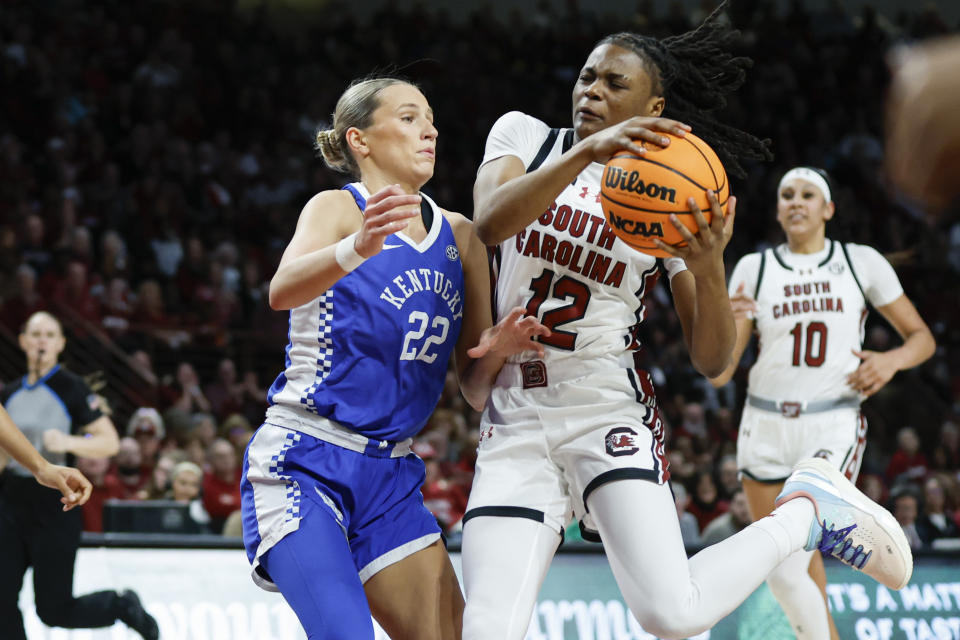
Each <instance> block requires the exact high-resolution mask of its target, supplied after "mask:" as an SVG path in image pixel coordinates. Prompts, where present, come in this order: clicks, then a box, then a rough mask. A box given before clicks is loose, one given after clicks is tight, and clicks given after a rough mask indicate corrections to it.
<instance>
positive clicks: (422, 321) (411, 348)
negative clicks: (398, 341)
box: [400, 311, 450, 364]
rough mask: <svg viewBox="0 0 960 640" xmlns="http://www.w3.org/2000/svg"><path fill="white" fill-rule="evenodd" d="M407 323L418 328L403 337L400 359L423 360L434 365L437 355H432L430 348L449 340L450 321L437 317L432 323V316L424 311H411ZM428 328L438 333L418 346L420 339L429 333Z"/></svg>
mask: <svg viewBox="0 0 960 640" xmlns="http://www.w3.org/2000/svg"><path fill="white" fill-rule="evenodd" d="M407 321H408V322H409V323H410V324H413V325H417V327H416V328H415V329H411V330H410V331H407V335H405V336H404V337H403V349H402V350H401V351H400V359H401V360H421V361H423V362H426V363H427V364H433V361H434V360H436V359H437V353H436V352H434V353H430V348H431V347H432V346H433V345H437V344H443V343H444V341H445V340H446V339H447V333H448V332H449V331H450V321H449V320H447V319H446V318H445V317H444V316H436V317H435V318H434V319H433V322H430V316H428V315H427V314H425V313H424V312H423V311H411V312H410V317H409V318H407ZM428 326H429V327H431V328H432V329H436V330H438V331H436V332H434V333H433V334H432V335H430V336H429V337H427V339H426V340H424V341H423V344H422V345H420V344H418V343H419V342H420V338H422V337H423V335H424V334H425V333H426V332H427V327H428Z"/></svg>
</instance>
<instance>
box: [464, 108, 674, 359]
mask: <svg viewBox="0 0 960 640" xmlns="http://www.w3.org/2000/svg"><path fill="white" fill-rule="evenodd" d="M551 140H552V142H551ZM572 140H573V131H572V130H570V129H561V130H553V133H552V134H551V130H550V129H549V128H548V127H547V125H545V124H544V123H543V122H541V121H539V120H537V119H536V118H533V117H531V116H528V115H525V114H522V113H519V112H511V113H508V114H506V115H504V116H502V117H501V118H500V119H499V120H498V121H497V122H496V124H494V126H493V128H492V129H491V131H490V135H489V137H488V139H487V146H486V152H485V154H484V160H483V161H484V163H486V162H489V161H490V160H494V159H496V158H498V157H502V156H504V155H513V156H516V157H517V158H519V159H520V160H521V161H523V162H524V165H525V166H527V167H528V170H533V169H535V168H536V166H540V165H541V164H547V163H550V162H554V161H556V159H557V158H558V157H559V156H560V155H561V154H562V153H563V152H564V150H565V148H568V147H569V145H570V144H571V143H572ZM531 165H536V166H531ZM602 173H603V165H602V164H597V163H593V164H591V165H590V166H588V167H587V168H586V169H584V171H583V172H582V173H581V174H580V175H579V176H577V178H576V180H574V181H573V183H571V184H569V185H567V187H566V188H565V189H564V190H563V192H561V193H560V194H559V195H558V196H557V198H556V200H555V201H554V202H553V203H552V204H551V205H550V207H549V208H548V209H547V210H546V211H544V212H543V214H542V215H541V216H540V217H539V218H538V219H537V220H535V221H534V222H533V223H532V224H530V225H529V226H528V227H527V228H526V229H524V230H523V231H521V232H520V233H518V234H517V235H515V236H513V237H511V238H508V239H507V240H505V241H503V242H502V243H501V244H500V245H499V247H498V248H497V251H498V253H499V274H498V281H497V285H496V292H495V301H496V315H497V318H498V319H499V318H503V317H504V316H506V315H507V314H508V313H509V312H510V309H512V308H513V307H517V306H523V307H526V309H527V313H528V314H530V315H533V316H535V317H537V318H539V319H540V321H541V322H542V323H543V324H544V325H546V326H548V327H549V328H550V329H551V331H552V332H553V333H552V335H551V336H549V337H546V338H541V342H542V343H543V344H544V345H545V346H546V357H545V358H544V360H545V362H546V364H547V365H548V366H553V365H560V366H567V365H569V366H570V367H572V368H578V367H579V368H583V367H586V366H590V367H591V368H599V367H606V366H610V367H617V366H620V364H622V362H623V359H622V358H621V356H623V355H624V354H626V353H627V352H629V351H632V350H635V349H637V348H639V346H640V345H639V341H638V339H637V327H638V325H639V323H640V322H641V321H642V320H643V317H644V305H643V297H644V295H646V294H647V293H649V292H650V290H651V289H652V287H653V285H654V284H655V283H656V280H657V278H658V275H659V273H660V271H661V267H660V264H658V261H657V259H656V258H654V257H652V256H649V255H646V254H643V253H640V252H638V251H636V250H634V249H632V248H630V247H629V246H627V245H626V244H625V243H623V242H622V241H621V240H619V239H618V238H617V237H616V236H615V235H614V234H613V231H612V230H611V229H610V227H609V226H608V225H607V223H606V220H605V219H604V216H603V211H602V209H601V206H600V178H601V174H602ZM663 266H664V269H665V270H666V271H667V272H668V273H669V274H670V275H671V276H672V275H673V274H675V273H679V272H680V271H682V270H684V269H686V266H685V265H684V264H683V261H682V260H679V259H668V260H666V261H664V263H663ZM529 359H530V352H527V353H525V354H520V355H518V356H513V357H512V358H511V359H510V361H511V362H524V361H526V360H529Z"/></svg>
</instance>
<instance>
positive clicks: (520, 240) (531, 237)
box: [516, 202, 627, 287]
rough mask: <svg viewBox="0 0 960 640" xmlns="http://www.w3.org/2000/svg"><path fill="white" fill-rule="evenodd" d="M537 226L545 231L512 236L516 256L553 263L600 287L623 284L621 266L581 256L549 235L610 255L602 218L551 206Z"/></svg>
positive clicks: (590, 252)
mask: <svg viewBox="0 0 960 640" xmlns="http://www.w3.org/2000/svg"><path fill="white" fill-rule="evenodd" d="M537 224H539V225H541V226H542V227H546V229H544V230H537V229H526V230H524V231H521V232H520V233H518V234H517V235H516V243H517V252H518V253H519V254H520V255H523V256H527V257H530V258H539V259H541V260H546V261H547V262H553V263H554V264H557V265H560V266H561V267H566V268H567V269H569V270H570V271H572V272H574V273H579V274H581V275H583V276H585V277H587V278H589V279H591V280H593V281H594V282H597V283H600V284H604V285H609V286H612V287H619V286H620V284H621V283H622V282H623V276H624V273H625V272H626V270H627V265H626V264H625V263H623V262H622V261H620V260H614V259H613V258H612V257H610V256H607V255H604V254H602V253H600V252H598V251H594V250H592V249H590V250H588V251H586V254H584V251H585V250H584V248H583V247H581V246H577V245H574V244H573V243H572V242H570V241H568V240H558V239H557V237H556V236H554V235H553V234H551V233H550V232H549V230H550V229H556V230H557V231H560V232H563V231H566V232H567V233H569V234H570V235H571V236H573V237H574V238H581V237H584V236H585V237H586V241H587V242H590V243H592V244H595V245H596V246H597V247H599V248H601V249H606V250H607V251H611V250H612V249H613V241H614V239H615V238H616V236H615V235H613V231H612V230H611V229H610V227H608V226H607V224H606V222H605V221H604V219H603V218H601V217H599V216H594V215H591V214H589V213H587V212H586V211H583V210H581V209H573V208H572V207H569V206H567V205H563V206H560V207H557V203H556V202H554V203H553V204H552V205H551V206H550V208H549V209H548V210H547V211H545V212H543V215H541V216H540V217H539V218H538V219H537Z"/></svg>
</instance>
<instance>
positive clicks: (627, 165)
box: [600, 133, 730, 258]
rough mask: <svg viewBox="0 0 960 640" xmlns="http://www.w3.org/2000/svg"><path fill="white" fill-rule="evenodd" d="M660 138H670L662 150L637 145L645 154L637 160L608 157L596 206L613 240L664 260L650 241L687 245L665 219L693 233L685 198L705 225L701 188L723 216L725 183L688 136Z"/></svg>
mask: <svg viewBox="0 0 960 640" xmlns="http://www.w3.org/2000/svg"><path fill="white" fill-rule="evenodd" d="M662 135H666V136H669V138H670V144H669V145H667V146H666V147H660V146H657V145H654V144H651V143H647V142H643V143H641V146H643V147H644V148H645V149H646V150H647V152H646V154H644V155H643V156H638V155H636V154H635V153H633V152H630V151H626V150H624V151H619V152H617V153H616V154H614V156H613V157H612V158H610V160H609V161H608V162H607V166H606V167H605V168H604V170H603V180H602V181H601V183H600V202H601V204H602V206H603V215H604V217H606V219H607V224H608V225H610V228H612V229H613V232H614V233H615V234H616V235H617V237H619V238H620V239H621V240H623V241H624V242H626V243H627V244H628V245H630V246H631V247H633V248H634V249H636V250H637V251H642V252H643V253H647V254H650V255H652V256H657V257H659V258H669V257H670V255H669V254H668V253H666V252H665V251H662V250H661V249H658V248H657V247H656V245H654V239H656V238H659V239H660V240H662V241H663V242H664V243H666V244H669V245H672V246H675V247H682V246H685V245H686V244H687V243H686V241H685V240H684V239H683V238H682V237H681V235H680V232H679V231H678V230H677V229H676V227H674V226H673V223H672V222H670V214H671V213H672V214H675V215H676V216H677V218H679V219H680V222H682V223H683V224H684V226H686V227H687V228H688V229H689V230H690V232H691V233H694V234H695V233H697V231H698V229H697V222H696V220H695V219H694V217H693V214H692V213H690V208H689V207H688V206H687V199H688V198H690V197H692V198H693V199H694V200H695V201H696V203H697V204H698V205H699V206H700V210H701V211H702V212H703V217H704V218H706V220H707V223H709V222H710V220H711V219H712V218H713V213H712V211H711V209H710V203H709V201H708V200H707V194H706V191H707V189H711V190H713V191H714V192H715V193H716V194H717V201H718V202H719V203H720V207H721V209H722V210H723V215H724V216H726V215H727V200H728V199H729V198H730V183H729V182H728V181H727V172H726V171H724V170H723V165H722V164H720V159H719V158H718V157H717V154H716V153H714V151H713V149H711V148H710V147H709V146H708V145H707V143H706V142H704V141H703V140H701V139H700V138H698V137H697V136H695V135H693V134H692V133H688V134H687V135H686V136H685V137H683V138H681V137H678V136H675V135H672V134H667V133H664V134H662Z"/></svg>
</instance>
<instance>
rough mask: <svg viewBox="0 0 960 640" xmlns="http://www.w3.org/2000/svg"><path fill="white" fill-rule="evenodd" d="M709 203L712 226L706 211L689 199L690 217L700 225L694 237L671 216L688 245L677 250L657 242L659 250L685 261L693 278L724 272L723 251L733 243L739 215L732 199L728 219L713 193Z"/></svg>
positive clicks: (735, 200) (729, 202) (709, 195)
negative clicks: (734, 227) (734, 228)
mask: <svg viewBox="0 0 960 640" xmlns="http://www.w3.org/2000/svg"><path fill="white" fill-rule="evenodd" d="M707 200H708V201H709V202H710V211H711V213H712V214H713V219H712V220H711V221H710V222H709V223H708V222H707V219H706V218H705V217H704V215H703V211H701V210H700V207H699V206H698V205H697V202H696V201H695V200H694V199H693V198H689V199H688V201H687V205H688V206H689V207H690V213H692V214H693V219H694V220H695V221H696V223H697V232H696V233H693V232H691V231H690V230H689V229H687V227H686V226H685V225H684V224H683V223H682V222H680V219H679V218H677V216H675V215H673V214H671V215H670V222H671V223H672V224H673V226H674V227H676V229H677V231H679V232H680V236H681V237H682V238H683V239H684V240H685V241H686V243H687V244H686V246H684V247H674V246H671V245H668V244H666V243H665V242H663V241H662V240H660V239H659V238H657V239H655V240H654V243H655V244H656V245H657V248H658V249H661V250H663V251H666V252H667V253H669V254H670V255H672V256H674V257H677V258H682V259H683V261H684V262H685V263H686V265H687V269H689V270H690V273H691V274H693V276H694V277H695V278H696V277H699V276H701V275H709V274H711V273H713V274H715V273H717V269H718V268H719V271H720V273H723V272H724V269H723V250H724V249H725V248H726V247H727V243H728V242H730V237H731V236H732V235H733V220H734V218H735V217H736V213H737V199H736V198H735V197H734V196H730V198H729V200H728V201H727V215H726V216H724V215H723V209H721V208H720V202H719V201H718V200H717V194H716V193H714V192H713V191H710V190H708V191H707Z"/></svg>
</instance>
